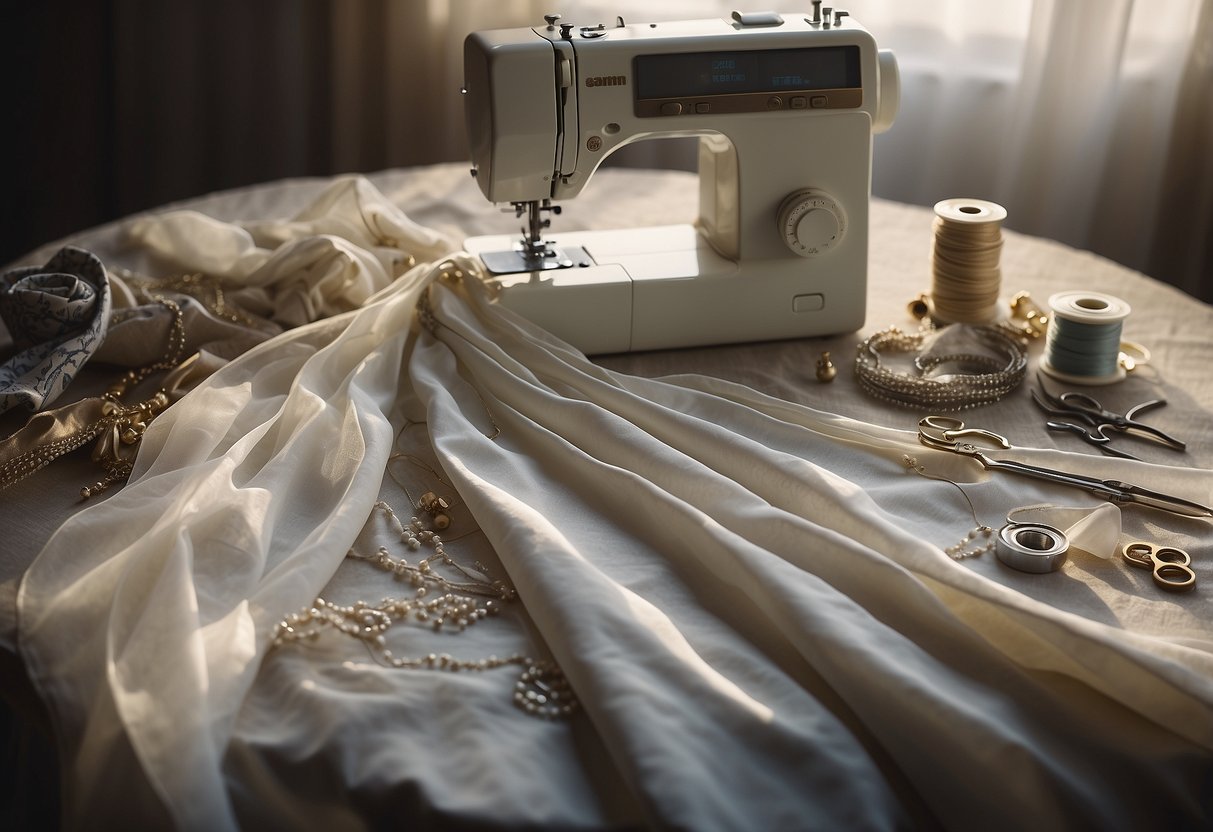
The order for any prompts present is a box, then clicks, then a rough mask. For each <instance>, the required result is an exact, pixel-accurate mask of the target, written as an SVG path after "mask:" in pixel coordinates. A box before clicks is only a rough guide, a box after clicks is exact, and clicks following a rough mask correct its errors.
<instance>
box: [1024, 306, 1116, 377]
mask: <svg viewBox="0 0 1213 832" xmlns="http://www.w3.org/2000/svg"><path fill="white" fill-rule="evenodd" d="M1049 308H1050V309H1051V310H1052V315H1051V316H1050V318H1049V331H1048V334H1047V335H1046V336H1045V354H1044V356H1043V357H1042V358H1041V361H1040V369H1042V370H1044V371H1045V372H1046V373H1048V374H1049V375H1051V376H1053V378H1056V379H1058V380H1060V381H1066V382H1070V383H1071V384H1084V385H1098V384H1111V383H1113V382H1117V381H1120V380H1121V379H1123V378H1124V377H1125V371H1124V369H1123V368H1122V367H1121V366H1120V336H1121V330H1122V328H1123V326H1124V320H1125V318H1127V317H1129V312H1130V308H1129V304H1127V303H1125V302H1124V301H1123V300H1121V299H1120V298H1116V297H1112V296H1111V295H1105V294H1102V293H1100V292H1059V293H1058V294H1056V295H1053V296H1052V297H1051V298H1049Z"/></svg>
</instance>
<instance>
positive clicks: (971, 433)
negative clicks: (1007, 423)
mask: <svg viewBox="0 0 1213 832" xmlns="http://www.w3.org/2000/svg"><path fill="white" fill-rule="evenodd" d="M918 437H919V439H920V440H921V441H922V442H923V444H925V445H930V446H931V447H933V448H942V449H943V450H948V451H954V452H956V453H962V454H970V455H972V454H974V452H977V451H981V450H991V449H990V448H985V449H983V448H981V447H980V446H978V445H976V444H974V443H972V442H960V441H958V440H960V439H961V437H980V438H982V439H987V440H989V441H990V442H992V443H993V447H995V448H1002V449H1003V450H1008V449H1010V447H1011V443H1010V442H1008V441H1007V438H1006V437H1005V436H1002V435H1001V434H997V433H994V432H993V431H989V430H983V429H981V428H968V427H965V423H964V422H962V421H961V420H960V419H957V418H955V417H954V416H924V417H922V418H921V419H919V420H918Z"/></svg>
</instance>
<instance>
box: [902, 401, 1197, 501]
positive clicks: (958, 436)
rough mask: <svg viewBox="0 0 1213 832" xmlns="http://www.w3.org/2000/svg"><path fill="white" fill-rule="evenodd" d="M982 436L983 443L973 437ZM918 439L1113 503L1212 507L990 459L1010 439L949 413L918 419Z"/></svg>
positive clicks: (985, 464)
mask: <svg viewBox="0 0 1213 832" xmlns="http://www.w3.org/2000/svg"><path fill="white" fill-rule="evenodd" d="M966 440H985V441H986V442H988V443H989V444H988V445H987V446H985V447H983V446H982V445H979V444H977V442H976V441H966ZM918 441H919V442H921V443H922V444H924V445H926V446H927V447H930V448H939V449H940V450H944V451H951V452H952V453H954V454H962V455H964V456H970V457H972V458H973V459H975V460H977V461H978V462H980V463H981V466H982V467H983V468H985V469H987V470H991V471H1006V472H1007V473H1009V474H1019V475H1020V476H1024V477H1032V478H1034V479H1038V480H1046V481H1047V482H1055V483H1058V484H1059V485H1068V486H1071V487H1073V488H1081V489H1083V490H1084V491H1089V492H1091V493H1092V494H1095V495H1097V496H1099V497H1102V498H1103V499H1105V500H1108V501H1110V502H1113V503H1117V504H1118V505H1119V504H1124V503H1136V504H1137V505H1142V506H1150V507H1151V508H1157V509H1161V510H1162V511H1169V512H1171V513H1172V514H1181V515H1183V516H1185V517H1213V508H1209V507H1208V506H1203V505H1201V504H1200V503H1195V502H1192V501H1191V500H1185V499H1183V498H1182V497H1175V496H1172V495H1170V494H1164V493H1162V492H1161V491H1151V490H1150V489H1148V488H1143V487H1142V486H1140V485H1133V484H1132V483H1128V482H1122V481H1121V480H1099V479H1095V478H1094V477H1086V476H1083V475H1082V474H1071V473H1069V472H1067V471H1058V470H1056V469H1054V468H1045V467H1043V466H1040V465H1029V464H1028V463H1026V462H1016V461H1015V460H1010V459H994V458H992V457H990V456H989V455H988V454H987V453H986V452H987V451H991V450H996V449H999V448H1001V449H1004V450H1008V449H1010V447H1011V443H1010V442H1008V441H1007V438H1006V437H1005V436H1002V435H1000V434H997V433H994V432H993V431H988V430H982V429H980V428H970V427H965V423H964V422H962V421H961V420H959V419H955V418H953V417H951V416H926V417H924V418H923V419H921V420H919V422H918Z"/></svg>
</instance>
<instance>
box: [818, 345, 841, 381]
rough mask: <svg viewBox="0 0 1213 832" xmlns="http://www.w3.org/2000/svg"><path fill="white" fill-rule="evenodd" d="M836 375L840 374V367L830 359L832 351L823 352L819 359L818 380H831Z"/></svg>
mask: <svg viewBox="0 0 1213 832" xmlns="http://www.w3.org/2000/svg"><path fill="white" fill-rule="evenodd" d="M836 375H838V369H837V368H836V367H835V366H834V363H833V362H832V361H830V353H829V352H828V351H826V352H823V353H822V354H821V358H818V359H817V380H818V381H821V382H831V381H833V380H834V377H835V376H836Z"/></svg>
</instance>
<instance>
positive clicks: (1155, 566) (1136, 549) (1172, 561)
mask: <svg viewBox="0 0 1213 832" xmlns="http://www.w3.org/2000/svg"><path fill="white" fill-rule="evenodd" d="M1121 554H1122V555H1124V559H1125V560H1127V561H1128V562H1129V565H1130V566H1136V567H1137V568H1138V569H1149V570H1150V572H1151V573H1152V574H1153V576H1154V583H1156V584H1158V585H1159V586H1160V587H1162V588H1163V589H1165V590H1166V591H1167V592H1186V591H1187V590H1189V589H1191V588H1192V587H1194V586H1196V572H1194V571H1193V570H1192V558H1191V557H1189V555H1188V553H1187V552H1185V551H1184V550H1183V549H1176V548H1175V547H1174V546H1156V545H1154V544H1153V543H1143V542H1142V541H1136V542H1134V543H1126V544H1125V548H1124V549H1123V550H1122V552H1121Z"/></svg>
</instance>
